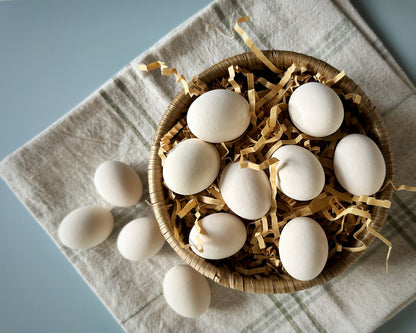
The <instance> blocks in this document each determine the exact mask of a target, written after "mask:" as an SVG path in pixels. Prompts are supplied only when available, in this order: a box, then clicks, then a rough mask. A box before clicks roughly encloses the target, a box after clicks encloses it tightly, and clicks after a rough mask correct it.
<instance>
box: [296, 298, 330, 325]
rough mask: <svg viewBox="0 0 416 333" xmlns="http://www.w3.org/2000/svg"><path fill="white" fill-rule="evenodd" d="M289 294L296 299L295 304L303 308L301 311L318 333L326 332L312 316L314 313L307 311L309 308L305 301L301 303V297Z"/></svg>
mask: <svg viewBox="0 0 416 333" xmlns="http://www.w3.org/2000/svg"><path fill="white" fill-rule="evenodd" d="M290 296H292V297H293V299H294V300H295V301H296V303H297V305H298V306H299V307H300V308H301V309H302V310H303V312H304V313H305V314H306V316H307V317H308V318H309V320H310V321H311V323H312V324H313V326H315V328H316V329H317V331H318V332H319V333H324V332H326V331H325V329H324V328H323V327H322V325H321V323H320V322H319V321H318V320H317V319H316V318H315V317H314V315H313V314H312V313H311V312H310V311H309V309H308V308H307V307H306V305H305V303H303V301H302V299H301V298H300V297H299V296H298V295H297V294H296V293H292V294H290Z"/></svg>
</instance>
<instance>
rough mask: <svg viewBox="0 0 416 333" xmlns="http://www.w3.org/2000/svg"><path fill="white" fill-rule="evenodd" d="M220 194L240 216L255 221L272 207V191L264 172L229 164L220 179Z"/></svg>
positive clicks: (238, 164) (236, 163) (237, 163)
mask: <svg viewBox="0 0 416 333" xmlns="http://www.w3.org/2000/svg"><path fill="white" fill-rule="evenodd" d="M220 192H221V195H222V197H223V199H224V201H225V203H226V204H227V206H228V207H229V208H230V209H231V210H232V211H233V212H234V213H235V214H237V215H238V216H240V217H242V218H245V219H248V220H255V219H258V218H261V217H262V216H263V215H265V214H266V213H267V212H268V211H269V209H270V206H271V195H272V189H271V186H270V182H269V179H268V178H267V175H266V173H265V172H264V171H262V170H260V171H257V170H253V169H250V168H241V167H240V163H239V162H234V163H230V164H228V165H227V166H226V167H225V168H224V170H223V171H222V174H221V178H220Z"/></svg>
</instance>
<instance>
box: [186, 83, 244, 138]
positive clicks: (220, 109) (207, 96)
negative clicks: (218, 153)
mask: <svg viewBox="0 0 416 333" xmlns="http://www.w3.org/2000/svg"><path fill="white" fill-rule="evenodd" d="M187 122H188V126H189V129H190V130H191V132H192V133H193V134H194V135H195V136H196V137H198V138H200V139H202V140H204V141H207V142H212V143H219V142H224V141H231V140H234V139H237V138H238V137H239V136H240V135H242V134H243V133H244V132H245V130H246V129H247V127H248V126H249V124H250V112H249V104H248V102H247V101H246V99H245V98H244V97H243V96H241V95H239V94H237V93H236V92H234V91H230V90H226V89H215V90H210V91H208V92H206V93H204V94H202V95H201V96H199V97H198V98H197V99H196V100H195V101H194V102H193V103H192V104H191V106H190V107H189V109H188V114H187Z"/></svg>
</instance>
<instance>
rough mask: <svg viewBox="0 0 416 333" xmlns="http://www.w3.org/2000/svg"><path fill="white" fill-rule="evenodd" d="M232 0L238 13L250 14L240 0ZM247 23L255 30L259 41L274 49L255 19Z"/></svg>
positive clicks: (240, 14)
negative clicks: (255, 23) (256, 24)
mask: <svg viewBox="0 0 416 333" xmlns="http://www.w3.org/2000/svg"><path fill="white" fill-rule="evenodd" d="M230 2H231V4H232V5H233V7H234V8H235V10H236V11H237V13H238V15H239V16H240V17H242V16H246V15H248V12H247V11H246V10H244V9H243V8H242V7H241V5H240V2H239V1H237V0H231V1H230ZM247 24H248V26H249V28H250V29H251V31H253V32H254V34H255V35H256V37H257V38H258V39H259V41H260V42H261V43H262V44H263V46H265V47H266V48H267V49H269V50H272V49H273V46H272V44H270V42H269V41H268V40H267V38H266V37H265V36H264V35H263V33H262V32H261V30H260V29H258V28H257V27H256V26H255V25H254V23H253V21H251V20H250V21H248V22H247Z"/></svg>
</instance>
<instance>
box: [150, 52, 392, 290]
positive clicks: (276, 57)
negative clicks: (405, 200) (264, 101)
mask: <svg viewBox="0 0 416 333" xmlns="http://www.w3.org/2000/svg"><path fill="white" fill-rule="evenodd" d="M264 54H265V55H266V57H267V58H268V59H270V60H271V61H272V62H273V63H274V64H275V65H276V66H277V67H278V68H280V69H283V70H286V69H287V68H289V67H290V66H291V65H292V64H293V63H295V64H298V65H302V66H305V67H306V68H307V69H308V70H310V71H311V72H313V73H321V74H322V75H324V76H325V77H326V78H332V77H334V76H335V75H337V74H338V73H339V71H338V70H337V69H335V68H333V67H332V66H330V65H328V64H327V63H325V62H323V61H321V60H317V59H315V58H313V57H310V56H307V55H304V54H300V53H296V52H290V51H264ZM231 65H238V66H241V67H243V68H247V69H249V70H251V71H263V70H268V69H267V68H266V66H265V65H264V64H263V63H262V62H261V61H260V60H259V59H258V58H257V57H256V56H255V55H254V53H251V52H249V53H243V54H239V55H236V56H234V57H231V58H228V59H225V60H223V61H221V62H220V63H218V64H216V65H214V66H212V67H210V68H208V69H207V70H205V71H204V72H202V73H201V74H200V75H199V79H200V80H201V81H203V82H204V83H206V84H209V83H210V82H212V81H213V80H215V79H217V78H222V77H227V76H228V67H229V66H231ZM337 86H339V87H340V88H342V89H343V90H344V91H347V92H353V93H356V94H359V95H361V96H362V99H361V103H360V104H359V105H358V108H359V112H360V114H361V116H362V119H363V121H364V123H365V124H366V125H368V126H369V128H370V129H369V132H368V135H369V136H370V137H371V138H372V139H373V140H374V141H375V142H376V143H377V145H378V146H379V148H380V149H381V151H382V153H383V156H384V159H385V162H386V179H392V177H393V161H392V153H391V147H390V141H389V137H388V135H387V132H386V129H385V127H384V124H383V121H382V119H381V118H380V116H379V114H378V112H377V111H376V109H375V107H374V105H373V104H372V102H371V101H370V100H369V99H368V98H367V96H366V95H365V94H364V93H363V92H362V91H361V89H360V88H359V87H358V86H357V85H356V84H355V83H354V82H353V81H352V80H351V79H349V78H348V77H346V76H345V77H344V78H343V79H342V80H341V81H339V82H338V83H337ZM194 99H195V97H193V98H192V97H190V96H189V95H187V94H185V93H184V91H182V92H180V93H179V94H178V95H177V96H176V97H175V98H174V99H173V100H172V102H171V103H170V104H169V106H168V108H167V110H166V112H165V113H164V115H163V117H162V119H161V121H160V123H159V126H158V128H157V130H156V133H155V136H154V138H153V143H152V147H151V151H150V159H149V166H148V171H149V192H150V199H151V203H152V206H153V210H154V213H155V216H156V219H157V221H158V223H159V226H160V229H161V231H162V234H163V235H164V237H165V238H166V240H167V241H168V242H169V244H170V246H171V247H172V248H173V249H174V251H175V252H176V253H178V254H179V256H180V257H181V258H182V259H183V260H184V261H185V262H186V263H187V264H189V265H190V266H191V267H193V268H194V269H195V270H197V271H199V272H200V273H201V274H203V275H205V276H206V277H208V278H210V279H212V280H214V281H215V282H217V283H219V284H220V285H222V286H225V287H229V288H234V289H238V290H242V291H250V292H254V293H288V292H294V291H298V290H302V289H306V288H310V287H312V286H315V285H318V284H323V283H326V282H328V281H330V280H331V279H333V278H334V277H335V276H337V275H339V274H340V273H342V272H343V271H345V270H346V269H347V268H348V267H349V266H350V265H351V264H353V263H354V262H355V261H357V260H358V258H359V257H360V256H362V255H363V254H364V251H361V252H355V253H352V252H345V251H343V252H339V253H337V254H335V255H334V256H333V257H332V258H331V259H330V260H329V261H328V262H327V264H326V266H325V269H324V270H323V272H322V273H321V274H320V275H319V276H318V277H316V278H315V279H313V280H310V281H299V280H296V279H293V278H289V279H282V278H281V277H278V276H275V275H273V274H271V275H270V276H268V277H263V278H260V279H259V278H256V277H254V276H243V275H241V274H239V273H236V272H232V271H231V270H229V269H224V268H220V267H217V266H215V265H214V264H212V263H211V262H210V261H209V260H205V259H204V258H201V257H199V256H198V255H196V254H195V253H194V252H193V251H192V250H190V249H185V248H182V247H181V246H180V245H179V242H178V241H177V240H176V239H175V237H174V236H173V230H172V228H171V222H170V221H171V220H170V219H171V217H170V215H169V212H168V209H167V204H166V203H167V198H166V192H165V190H164V188H163V186H162V181H163V179H162V166H161V161H160V158H159V156H158V150H159V142H160V139H161V138H162V137H163V135H164V134H166V132H168V131H169V130H170V129H171V128H172V126H174V125H175V124H176V123H177V121H178V120H179V119H181V118H182V117H183V116H184V114H185V113H186V111H187V109H188V107H189V105H190V104H191V103H192V101H193V100H194ZM392 193H393V189H392V188H391V187H387V188H386V189H384V190H383V191H381V192H378V193H377V198H379V199H387V200H390V199H391V196H392ZM387 213H388V209H386V208H381V207H372V208H371V215H372V217H373V219H374V224H373V225H372V226H373V228H374V229H375V230H376V231H380V229H381V227H382V225H383V223H384V221H385V219H386V217H387ZM361 236H362V237H361V239H362V241H363V242H364V243H365V244H366V245H367V246H369V245H370V244H371V242H372V241H373V240H374V235H373V234H371V233H369V232H368V231H366V230H365V231H364V232H363V233H362V234H361Z"/></svg>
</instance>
